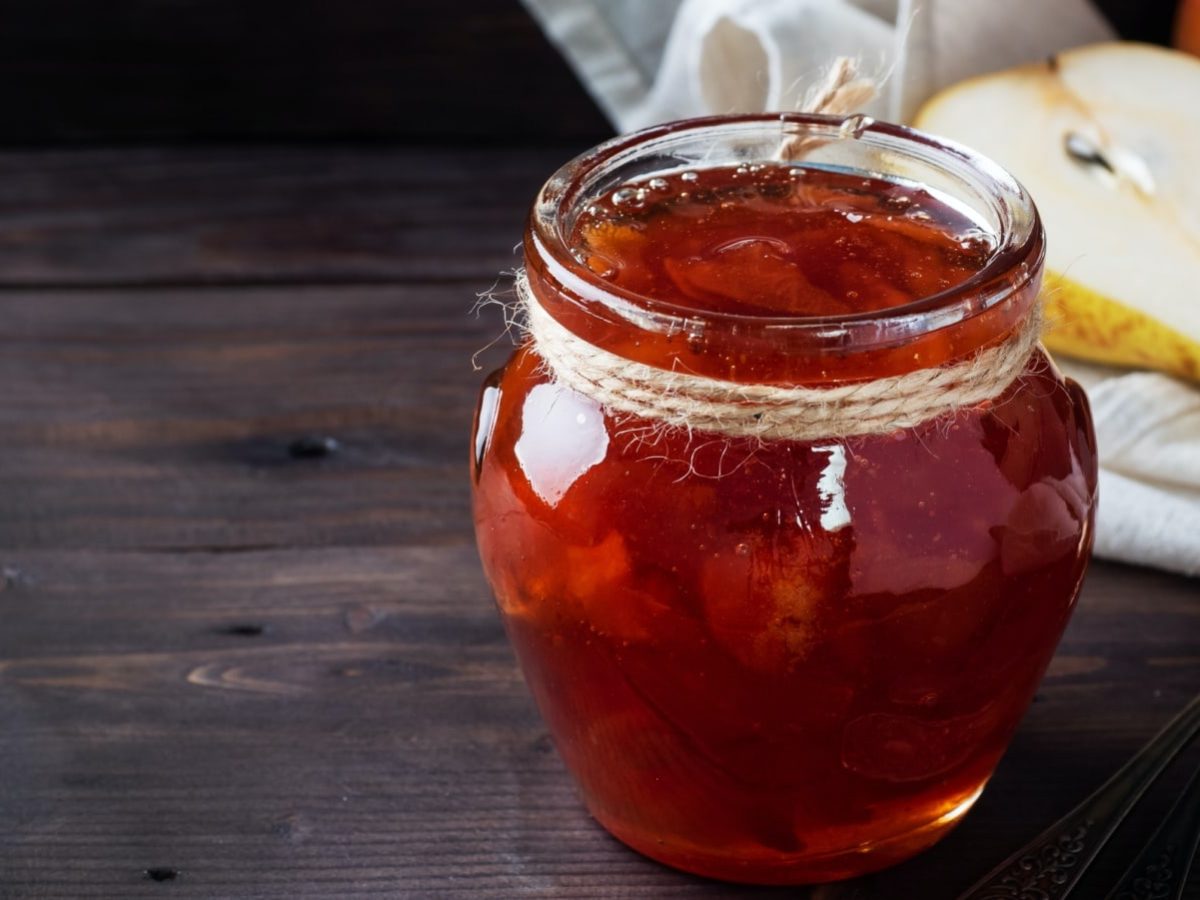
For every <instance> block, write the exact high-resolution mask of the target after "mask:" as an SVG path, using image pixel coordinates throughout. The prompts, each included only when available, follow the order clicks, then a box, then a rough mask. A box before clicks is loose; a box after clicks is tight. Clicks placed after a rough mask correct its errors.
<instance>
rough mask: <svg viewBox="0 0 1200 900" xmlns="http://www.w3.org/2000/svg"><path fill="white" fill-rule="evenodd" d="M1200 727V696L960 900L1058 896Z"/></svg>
mask: <svg viewBox="0 0 1200 900" xmlns="http://www.w3.org/2000/svg"><path fill="white" fill-rule="evenodd" d="M1198 731H1200V696H1197V697H1195V698H1193V699H1192V702H1191V703H1189V704H1188V705H1187V707H1186V708H1185V709H1184V710H1183V712H1181V713H1180V714H1179V715H1177V716H1176V717H1175V718H1174V719H1172V720H1171V721H1170V722H1169V723H1168V724H1167V726H1166V727H1165V728H1163V730H1162V731H1160V732H1159V733H1158V735H1157V736H1156V737H1155V738H1154V740H1152V741H1151V742H1150V743H1149V744H1147V745H1146V746H1145V747H1143V748H1142V750H1141V751H1140V752H1139V753H1138V754H1137V755H1136V756H1135V757H1133V759H1131V760H1129V762H1127V763H1125V765H1123V766H1122V767H1121V768H1120V770H1118V771H1117V773H1116V774H1115V775H1113V776H1112V778H1110V779H1108V781H1106V782H1104V784H1102V785H1101V786H1100V787H1099V788H1097V789H1096V791H1095V792H1094V793H1092V794H1091V796H1089V797H1088V798H1087V799H1086V800H1084V801H1083V802H1082V803H1080V804H1079V805H1078V806H1076V807H1075V808H1074V809H1073V810H1071V811H1070V812H1069V813H1067V814H1066V815H1065V816H1063V817H1062V818H1061V819H1059V820H1058V821H1057V822H1055V823H1054V824H1053V825H1051V826H1050V827H1049V828H1047V829H1046V830H1045V831H1043V832H1042V833H1041V834H1040V835H1038V836H1037V837H1036V838H1034V839H1033V841H1031V842H1030V843H1028V844H1026V845H1025V846H1024V847H1022V848H1021V849H1020V850H1018V851H1017V852H1016V853H1014V854H1013V855H1012V856H1010V857H1009V858H1008V859H1006V860H1005V861H1004V862H1002V863H1000V865H998V866H997V867H996V868H995V869H993V870H992V871H991V872H989V873H988V874H987V875H985V876H984V877H983V879H982V880H980V881H979V882H977V883H976V884H975V885H974V886H972V887H971V888H970V889H968V890H967V891H966V892H965V893H963V894H960V895H959V898H958V900H1027V898H1034V897H1036V898H1039V900H1062V898H1063V897H1066V896H1067V894H1068V893H1070V891H1071V890H1072V888H1074V887H1075V885H1076V884H1077V883H1078V881H1079V879H1080V878H1081V877H1083V873H1084V871H1086V869H1087V867H1088V866H1089V865H1091V863H1092V861H1093V860H1094V859H1095V858H1096V854H1097V853H1099V852H1100V848H1101V847H1103V846H1104V844H1105V842H1106V841H1107V840H1108V839H1109V838H1110V837H1112V833H1113V832H1114V831H1116V830H1117V826H1118V825H1120V824H1121V822H1122V820H1124V818H1125V817H1126V816H1127V815H1128V814H1129V811H1130V810H1131V809H1132V808H1133V806H1134V804H1136V803H1137V801H1138V800H1139V799H1140V798H1141V796H1142V794H1144V793H1145V792H1146V789H1147V788H1148V787H1149V786H1150V785H1151V784H1153V783H1154V779H1156V778H1157V777H1158V776H1159V774H1161V772H1162V770H1163V769H1165V768H1166V767H1167V764H1168V763H1170V762H1171V760H1172V759H1174V758H1175V756H1176V755H1177V754H1178V753H1179V751H1180V750H1182V749H1183V748H1184V747H1186V746H1187V745H1188V743H1190V742H1191V740H1192V738H1193V737H1195V736H1196V733H1197V732H1198Z"/></svg>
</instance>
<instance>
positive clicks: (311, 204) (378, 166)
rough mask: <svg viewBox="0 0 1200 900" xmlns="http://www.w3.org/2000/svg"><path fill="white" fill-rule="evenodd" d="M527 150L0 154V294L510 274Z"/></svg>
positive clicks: (535, 169) (526, 196) (530, 158)
mask: <svg viewBox="0 0 1200 900" xmlns="http://www.w3.org/2000/svg"><path fill="white" fill-rule="evenodd" d="M585 146H586V145H585V144H574V145H562V146H558V147H551V148H549V149H541V150H537V151H513V150H497V149H486V148H484V149H475V150H463V149H449V148H411V147H407V148H406V147H374V148H350V147H342V148H321V147H310V148H307V149H304V148H287V147H274V148H272V147H257V148H245V147H242V148H236V147H224V148H221V147H215V148H195V149H173V150H163V149H154V148H146V149H120V150H74V151H63V150H45V151H6V152H4V153H0V287H13V286H15V287H30V286H96V285H105V284H108V285H122V286H124V285H134V286H141V285H186V284H272V283H273V284H281V283H282V284H312V283H330V282H333V283H346V282H351V283H354V282H376V283H377V282H385V283H386V282H394V281H406V280H430V281H447V280H462V279H465V280H468V281H471V282H475V281H478V282H479V283H480V284H481V286H484V287H486V285H487V284H490V283H491V281H492V280H493V279H494V278H495V277H496V274H497V273H498V272H499V271H501V270H503V269H511V268H512V267H513V266H515V265H518V264H519V256H518V255H515V254H514V253H513V248H514V246H516V245H517V244H519V243H520V241H521V235H522V232H523V229H524V220H525V215H526V213H527V212H528V209H529V206H530V204H531V203H532V202H533V198H534V195H535V194H536V193H537V190H538V188H539V187H541V185H542V183H543V182H544V181H545V180H546V179H547V178H548V177H549V176H550V175H551V174H552V173H553V172H554V170H555V169H557V168H558V167H559V166H560V165H562V164H563V163H565V162H566V161H567V160H568V159H570V158H571V157H572V156H574V155H575V154H576V153H578V152H579V151H580V150H582V149H584V147H585Z"/></svg>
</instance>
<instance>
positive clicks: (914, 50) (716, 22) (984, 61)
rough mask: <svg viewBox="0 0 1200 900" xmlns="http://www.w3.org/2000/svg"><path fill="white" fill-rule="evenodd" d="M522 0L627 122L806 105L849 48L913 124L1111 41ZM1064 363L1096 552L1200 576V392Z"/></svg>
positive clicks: (658, 3) (1031, 5) (1080, 1)
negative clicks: (1084, 443) (1094, 497)
mask: <svg viewBox="0 0 1200 900" xmlns="http://www.w3.org/2000/svg"><path fill="white" fill-rule="evenodd" d="M523 2H524V3H525V5H526V6H527V7H528V8H529V10H530V11H531V12H532V13H533V15H534V16H535V18H537V19H538V21H539V22H540V23H541V25H542V27H543V29H544V30H545V31H546V33H547V35H548V36H549V37H550V38H551V40H553V41H554V42H555V43H556V44H557V45H558V46H559V48H560V49H561V50H562V51H563V53H564V54H565V56H566V58H567V60H568V61H569V63H570V64H571V65H572V66H573V68H574V69H575V71H576V72H577V73H578V74H579V76H580V78H581V80H582V81H583V83H584V85H585V86H586V87H587V89H588V90H589V91H590V92H591V94H592V95H593V97H595V99H596V101H597V102H598V103H599V105H600V106H601V108H602V109H603V110H604V111H605V113H606V114H607V115H608V117H609V119H610V120H611V121H612V122H613V124H614V126H616V128H617V129H618V130H620V131H628V130H632V129H635V128H640V127H643V126H646V125H651V124H655V123H657V122H662V121H667V120H670V119H676V118H685V117H690V116H700V115H712V114H718V113H734V112H760V111H766V110H775V109H794V108H796V107H797V106H798V105H799V103H800V102H801V100H802V99H803V97H804V95H805V93H806V92H807V90H808V89H809V88H810V87H811V86H812V85H813V84H814V83H816V82H817V80H819V79H820V78H821V76H822V75H823V74H824V73H825V71H826V70H827V69H828V67H829V64H830V63H831V62H832V61H833V59H834V58H835V57H837V56H851V57H857V58H858V59H859V60H860V61H861V70H862V72H863V74H864V75H874V76H875V77H876V79H877V80H880V81H882V82H883V88H882V90H881V92H880V96H879V97H877V98H876V100H875V101H873V103H872V105H871V106H869V107H867V108H866V109H865V110H864V112H867V113H869V114H871V115H874V116H877V117H880V118H886V119H890V120H892V121H900V122H903V121H906V120H907V119H908V118H910V117H911V116H912V114H913V113H914V112H915V110H916V109H917V107H918V106H919V105H920V103H921V102H923V101H924V100H925V99H926V98H927V97H928V96H929V95H930V94H932V93H933V92H934V91H936V90H938V89H940V88H942V87H944V86H946V85H949V84H952V83H954V82H956V81H959V80H961V79H963V78H966V77H969V76H970V75H974V74H979V73H982V72H988V71H995V70H997V69H1003V68H1007V67H1009V66H1013V65H1017V64H1020V63H1023V62H1029V61H1031V60H1037V59H1041V58H1043V57H1045V56H1048V55H1050V54H1052V53H1054V52H1057V51H1059V50H1062V49H1065V48H1067V47H1072V46H1077V45H1080V44H1087V43H1092V42H1095V41H1102V40H1111V39H1112V38H1113V36H1114V35H1113V31H1112V29H1111V27H1110V26H1109V25H1108V24H1107V23H1106V22H1105V21H1104V19H1103V18H1102V17H1101V16H1100V14H1099V13H1098V12H1097V11H1096V10H1095V9H1094V8H1093V7H1092V6H1091V5H1090V4H1089V3H1088V2H1087V0H1052V2H1048V0H1003V2H998V0H523ZM1059 362H1060V363H1062V362H1063V361H1061V360H1060V361H1059ZM1063 367H1064V368H1065V369H1067V371H1068V373H1069V374H1071V375H1073V376H1075V377H1076V378H1077V379H1078V380H1080V382H1081V383H1082V384H1083V385H1084V387H1085V388H1086V389H1087V390H1088V394H1089V397H1090V399H1091V402H1092V411H1093V414H1094V417H1095V422H1096V433H1097V438H1098V440H1099V448H1100V465H1101V471H1100V498H1101V499H1100V507H1099V513H1098V517H1097V531H1096V554H1097V555H1099V556H1103V557H1108V558H1111V559H1117V560H1122V561H1125V562H1131V563H1139V564H1144V565H1152V566H1158V567H1160V568H1164V569H1170V570H1173V571H1176V572H1182V573H1185V574H1189V575H1196V574H1200V389H1197V388H1196V387H1195V386H1189V385H1186V384H1184V383H1182V382H1180V381H1176V380H1173V379H1171V378H1168V377H1166V376H1164V375H1158V374H1152V373H1120V372H1114V371H1111V370H1104V369H1100V368H1097V367H1090V366H1081V365H1078V364H1071V363H1066V364H1064V366H1063Z"/></svg>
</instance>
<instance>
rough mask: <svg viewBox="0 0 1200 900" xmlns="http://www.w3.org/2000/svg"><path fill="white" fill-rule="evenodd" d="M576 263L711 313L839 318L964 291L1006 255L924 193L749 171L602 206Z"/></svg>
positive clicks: (664, 185) (686, 180)
mask: <svg viewBox="0 0 1200 900" xmlns="http://www.w3.org/2000/svg"><path fill="white" fill-rule="evenodd" d="M571 244H572V245H573V248H574V252H575V253H576V256H577V258H578V259H579V260H580V261H582V262H584V263H585V264H586V265H587V266H588V267H589V268H590V269H591V270H592V271H593V272H595V273H596V274H597V275H599V276H600V277H602V278H604V279H606V280H608V281H610V282H612V283H613V284H616V285H619V286H621V287H623V288H626V289H628V290H630V291H633V292H635V293H638V294H641V295H642V296H646V297H654V298H657V299H659V300H664V301H667V302H671V303H674V304H677V305H679V306H684V307H690V308H693V309H697V310H700V311H704V312H720V313H737V314H741V315H768V316H837V315H846V314H850V313H857V312H865V311H868V310H876V309H885V308H889V307H895V306H902V305H904V304H906V303H911V302H912V301H913V300H917V299H920V298H923V297H929V296H931V295H933V294H936V293H938V292H939V291H943V290H945V289H946V288H949V287H953V286H954V285H957V284H960V283H961V282H963V281H965V280H966V279H967V278H969V277H970V276H971V275H972V274H974V273H975V272H977V271H979V269H981V268H982V267H983V265H984V264H985V263H986V262H987V259H988V256H989V255H990V253H991V251H992V246H993V243H992V241H991V239H990V235H988V234H987V232H986V231H985V230H984V229H982V228H981V227H980V226H979V225H978V224H977V223H975V222H973V221H972V220H971V219H969V218H968V217H967V216H965V215H964V214H963V213H961V212H958V211H956V210H955V209H953V208H952V207H951V206H949V205H948V204H946V203H944V202H941V201H939V200H937V199H936V198H934V197H933V196H931V195H930V194H929V193H928V192H927V191H924V190H922V189H920V188H917V187H915V186H905V185H902V184H898V183H895V182H891V181H884V180H881V179H876V178H863V177H862V176H861V175H859V174H848V173H839V172H835V171H827V170H822V169H810V168H800V167H795V166H786V165H770V164H765V165H764V164H758V165H753V166H750V165H746V166H739V167H737V168H717V169H703V170H699V171H688V172H681V173H676V174H672V175H666V176H660V177H656V178H652V179H649V180H647V181H644V182H639V183H638V184H637V185H636V186H633V185H631V186H627V187H622V188H619V189H617V190H615V191H612V192H610V193H609V194H608V195H607V196H604V197H601V198H598V200H597V202H595V203H593V204H592V205H591V206H590V207H588V208H587V209H586V210H584V212H583V214H582V215H580V216H579V218H578V219H577V221H576V222H575V223H574V228H573V234H572V240H571Z"/></svg>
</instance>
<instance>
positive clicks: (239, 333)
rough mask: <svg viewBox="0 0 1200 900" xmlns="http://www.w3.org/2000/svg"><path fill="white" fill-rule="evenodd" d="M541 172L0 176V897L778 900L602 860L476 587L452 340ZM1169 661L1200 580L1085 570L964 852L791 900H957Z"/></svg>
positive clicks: (146, 157)
mask: <svg viewBox="0 0 1200 900" xmlns="http://www.w3.org/2000/svg"><path fill="white" fill-rule="evenodd" d="M569 152H570V151H569V150H568V149H566V148H560V149H554V150H545V151H538V152H531V151H497V150H477V151H464V150H456V151H451V150H438V149H424V150H413V149H408V150H404V149H385V148H373V149H353V148H337V147H326V148H323V149H285V148H278V149H271V148H258V149H252V150H246V149H195V150H162V151H155V150H136V149H134V150H131V149H126V150H112V151H98V150H90V151H75V152H34V151H29V152H21V153H7V154H4V155H0V283H2V285H3V289H2V290H0V490H2V493H0V571H2V575H0V897H4V898H17V897H22V898H23V897H39V898H41V897H61V898H82V897H114V898H137V897H202V898H242V897H331V898H342V897H357V896H367V895H375V896H389V897H416V898H425V897H435V898H440V897H448V898H449V897H463V898H466V897H471V898H476V897H498V898H509V897H526V896H528V897H548V898H579V897H596V896H604V897H647V898H665V897H701V896H704V897H742V896H771V897H775V896H810V894H809V893H808V892H806V891H778V892H776V891H768V890H755V889H741V888H736V887H732V886H728V885H721V884H716V883H712V882H706V881H703V880H700V879H695V878H690V877H687V876H684V875H680V874H677V873H675V872H672V871H669V870H667V869H664V868H662V867H660V866H658V865H655V864H654V863H651V862H648V861H647V860H645V859H642V858H641V857H639V856H637V855H635V854H634V853H632V852H629V851H627V850H625V849H624V848H623V847H621V846H620V845H618V844H617V843H616V842H615V841H613V840H612V839H610V838H609V837H607V836H606V835H605V834H604V832H602V831H601V830H600V829H599V828H598V827H597V826H596V825H595V824H594V823H593V822H592V821H591V820H590V819H589V818H588V816H587V815H586V813H585V812H584V811H583V809H582V808H581V807H580V805H579V803H578V802H577V801H576V798H575V794H574V792H573V789H572V787H571V784H570V782H569V780H568V778H567V775H566V773H565V772H564V770H563V768H562V765H561V763H560V762H559V760H558V757H557V756H556V755H555V753H554V751H553V749H552V747H551V744H550V740H549V738H548V737H547V734H546V731H545V729H544V727H543V726H542V724H541V722H540V721H539V719H538V716H537V714H536V712H535V711H534V709H533V706H532V704H531V702H530V699H529V697H528V695H527V693H526V691H525V688H524V686H523V685H522V682H521V678H520V675H519V673H518V671H517V669H516V666H515V664H514V661H513V657H512V654H511V653H510V651H509V649H508V646H507V644H506V642H505V639H504V636H503V633H502V631H501V628H500V624H499V622H498V620H497V618H496V615H495V613H494V611H493V608H492V604H491V599H490V597H489V595H488V591H487V588H486V586H485V584H484V582H483V579H482V577H481V575H480V572H479V567H478V564H477V560H476V556H475V550H474V547H473V543H472V536H471V528H470V519H469V512H468V493H467V479H466V444H467V430H468V423H469V419H470V410H471V405H472V402H473V399H474V394H475V388H476V384H477V383H478V380H479V377H480V376H479V375H478V374H477V373H475V372H473V371H472V369H471V365H470V357H471V354H472V353H473V352H474V351H475V350H477V349H478V348H479V347H481V346H482V345H484V344H485V343H486V342H487V341H488V340H489V339H491V338H492V337H494V336H495V335H496V333H497V331H498V328H499V323H498V321H497V320H496V319H495V318H494V317H485V318H483V319H478V320H477V319H476V318H473V317H472V316H470V315H468V310H469V309H470V307H471V303H472V300H473V295H474V293H475V292H476V291H478V290H480V289H482V288H485V287H487V286H488V285H490V284H491V282H492V281H493V280H494V278H495V275H496V272H497V271H498V270H500V269H503V268H508V267H511V266H512V265H513V264H514V257H513V255H512V247H513V245H514V244H515V243H516V242H517V240H518V238H519V236H520V230H521V224H522V218H523V213H524V207H525V204H526V203H527V202H528V200H529V198H530V197H531V196H532V193H533V191H534V190H535V189H536V187H537V185H538V184H539V182H540V180H541V179H542V178H543V177H544V176H545V175H546V174H547V173H548V172H549V171H550V170H551V169H552V168H553V167H554V166H555V165H556V164H557V163H559V162H561V161H562V160H563V159H565V158H566V157H567V156H568V155H569ZM492 358H493V361H494V360H495V359H496V356H495V354H493V357H492ZM325 438H331V439H333V440H336V442H337V448H336V450H335V452H332V453H329V454H327V455H325V456H321V455H320V449H321V445H320V441H321V440H322V439H325ZM298 441H299V442H300V443H299V444H297V443H296V442H298ZM1198 638H1200V582H1198V581H1194V580H1187V579H1183V578H1177V577H1172V576H1170V575H1165V574H1162V573H1158V572H1153V571H1147V570H1139V569H1135V568H1129V567H1123V566H1117V565H1111V564H1104V563H1096V564H1095V565H1094V566H1093V568H1092V572H1091V575H1090V577H1089V581H1088V585H1087V589H1086V591H1085V593H1084V596H1083V598H1082V601H1081V603H1080V608H1079V611H1078V613H1077V615H1076V616H1075V619H1074V621H1073V623H1072V625H1071V627H1070V630H1069V632H1068V634H1067V636H1066V638H1065V640H1064V642H1063V644H1062V647H1061V649H1060V652H1059V654H1058V656H1057V658H1056V659H1055V661H1054V664H1053V667H1052V669H1051V672H1050V675H1049V677H1048V678H1047V680H1046V682H1045V684H1044V686H1043V688H1042V690H1041V693H1040V694H1039V696H1038V702H1037V703H1035V705H1034V706H1033V708H1032V709H1031V711H1030V713H1029V715H1028V717H1027V718H1026V720H1025V722H1024V724H1023V726H1022V728H1021V730H1020V733H1019V734H1018V736H1017V738H1016V741H1015V743H1014V744H1013V747H1012V749H1011V751H1010V752H1009V754H1008V756H1007V757H1006V758H1005V760H1004V762H1003V763H1002V764H1001V766H1000V769H999V771H998V773H997V775H996V777H995V780H994V781H993V783H992V786H991V787H990V788H989V790H988V791H987V792H986V793H985V795H984V797H983V799H982V800H981V801H980V802H979V804H978V806H977V808H976V809H975V811H974V812H972V814H971V815H970V816H969V817H968V818H967V819H966V821H965V822H964V824H963V825H962V826H961V827H960V828H959V829H958V830H957V831H956V832H955V833H953V834H952V835H951V836H950V837H949V838H948V839H947V840H945V841H944V842H943V843H942V844H941V845H940V846H938V847H937V848H935V849H934V850H932V851H930V852H929V853H927V854H925V855H924V856H922V857H920V858H918V859H917V860H914V861H913V862H911V863H909V864H907V865H904V866H901V867H900V868H898V869H895V870H893V871H891V872H888V873H885V874H881V875H879V876H876V877H874V878H870V879H866V880H863V881H861V882H857V883H852V884H846V885H841V886H836V887H825V888H819V889H816V890H815V891H813V892H812V893H811V896H812V897H817V898H824V900H830V898H861V900H866V898H899V900H910V898H915V900H941V898H950V897H952V896H954V894H955V893H956V892H957V891H958V890H960V889H961V888H963V887H965V886H966V885H967V884H968V883H969V882H971V881H972V880H973V879H974V878H975V877H976V876H977V875H978V874H980V873H981V872H982V871H983V870H985V869H987V868H988V867H990V865H991V864H993V863H994V862H996V861H997V860H998V859H999V858H1001V857H1003V856H1004V855H1006V854H1007V853H1008V852H1009V851H1010V850H1012V849H1013V848H1015V847H1017V846H1019V845H1020V844H1021V843H1022V842H1024V841H1025V840H1026V839H1027V838H1028V837H1030V836H1032V835H1033V834H1034V833H1036V832H1037V831H1039V830H1040V829H1041V827H1042V826H1043V825H1045V824H1046V823H1047V822H1048V821H1049V820H1050V819H1052V818H1053V817H1055V816H1056V815H1057V814H1059V813H1061V812H1062V811H1064V810H1066V809H1067V808H1068V807H1070V806H1071V805H1072V804H1073V803H1074V802H1075V801H1076V800H1078V799H1079V798H1081V797H1082V796H1083V795H1084V794H1086V793H1087V792H1088V791H1089V790H1090V789H1091V788H1092V787H1094V786H1095V785H1096V784H1098V783H1099V782H1101V781H1102V780H1103V779H1104V778H1105V777H1106V776H1107V775H1108V774H1109V773H1110V772H1111V771H1112V770H1114V769H1115V768H1116V767H1117V766H1118V765H1119V764H1120V763H1121V762H1122V761H1123V760H1124V759H1125V758H1126V757H1127V756H1128V755H1130V754H1131V753H1132V752H1134V751H1135V750H1136V749H1137V748H1138V747H1139V746H1140V745H1141V744H1142V743H1143V742H1144V741H1145V740H1146V739H1147V738H1149V737H1150V736H1151V735H1152V734H1153V732H1154V731H1155V730H1156V729H1157V728H1158V727H1159V726H1160V725H1161V724H1162V723H1163V722H1165V721H1166V720H1167V719H1168V718H1169V717H1170V716H1171V715H1172V714H1173V713H1174V712H1175V711H1176V710H1177V709H1179V708H1180V707H1182V706H1183V704H1184V703H1185V702H1186V701H1187V700H1188V699H1189V698H1190V697H1191V696H1192V695H1193V694H1194V693H1195V692H1197V691H1198V690H1200V646H1198ZM1196 759H1197V756H1196V754H1195V753H1193V754H1191V756H1190V757H1189V758H1188V764H1189V766H1190V767H1194V766H1195V765H1196ZM1183 768H1184V767H1180V768H1178V769H1176V770H1174V771H1173V772H1172V773H1171V775H1170V777H1169V778H1167V779H1166V780H1165V781H1164V782H1163V784H1162V785H1161V786H1160V788H1159V789H1158V790H1156V792H1155V793H1154V794H1153V795H1152V797H1151V798H1150V801H1151V802H1150V804H1149V806H1148V808H1147V809H1146V810H1145V811H1144V812H1143V813H1142V815H1141V816H1140V817H1138V818H1137V819H1136V820H1135V821H1133V822H1131V823H1130V825H1129V827H1128V828H1126V829H1125V830H1124V831H1123V832H1122V833H1121V835H1120V837H1119V839H1118V841H1117V843H1116V849H1120V848H1121V847H1122V846H1126V845H1128V844H1129V843H1130V842H1134V841H1136V840H1137V839H1138V837H1139V836H1144V834H1145V829H1146V828H1147V826H1148V824H1150V823H1152V822H1153V820H1154V818H1155V816H1157V815H1161V813H1162V810H1163V808H1164V806H1165V804H1166V803H1167V802H1168V801H1169V798H1170V796H1171V795H1172V793H1173V792H1175V791H1177V790H1178V788H1179V786H1180V785H1181V784H1182V781H1183V778H1184V775H1185V774H1186V773H1185V772H1184V771H1183ZM1120 865H1121V862H1120V860H1119V859H1118V858H1117V856H1116V855H1115V854H1114V855H1112V856H1110V857H1108V858H1106V862H1105V864H1104V866H1102V869H1103V868H1105V867H1106V868H1107V869H1108V870H1112V869H1114V868H1119V867H1120ZM1093 896H1098V895H1096V894H1093V893H1085V894H1084V898H1085V900H1086V898H1091V897H1093ZM1190 896H1192V897H1197V896H1200V893H1198V892H1197V890H1196V889H1195V888H1193V890H1192V892H1191V895H1190Z"/></svg>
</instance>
